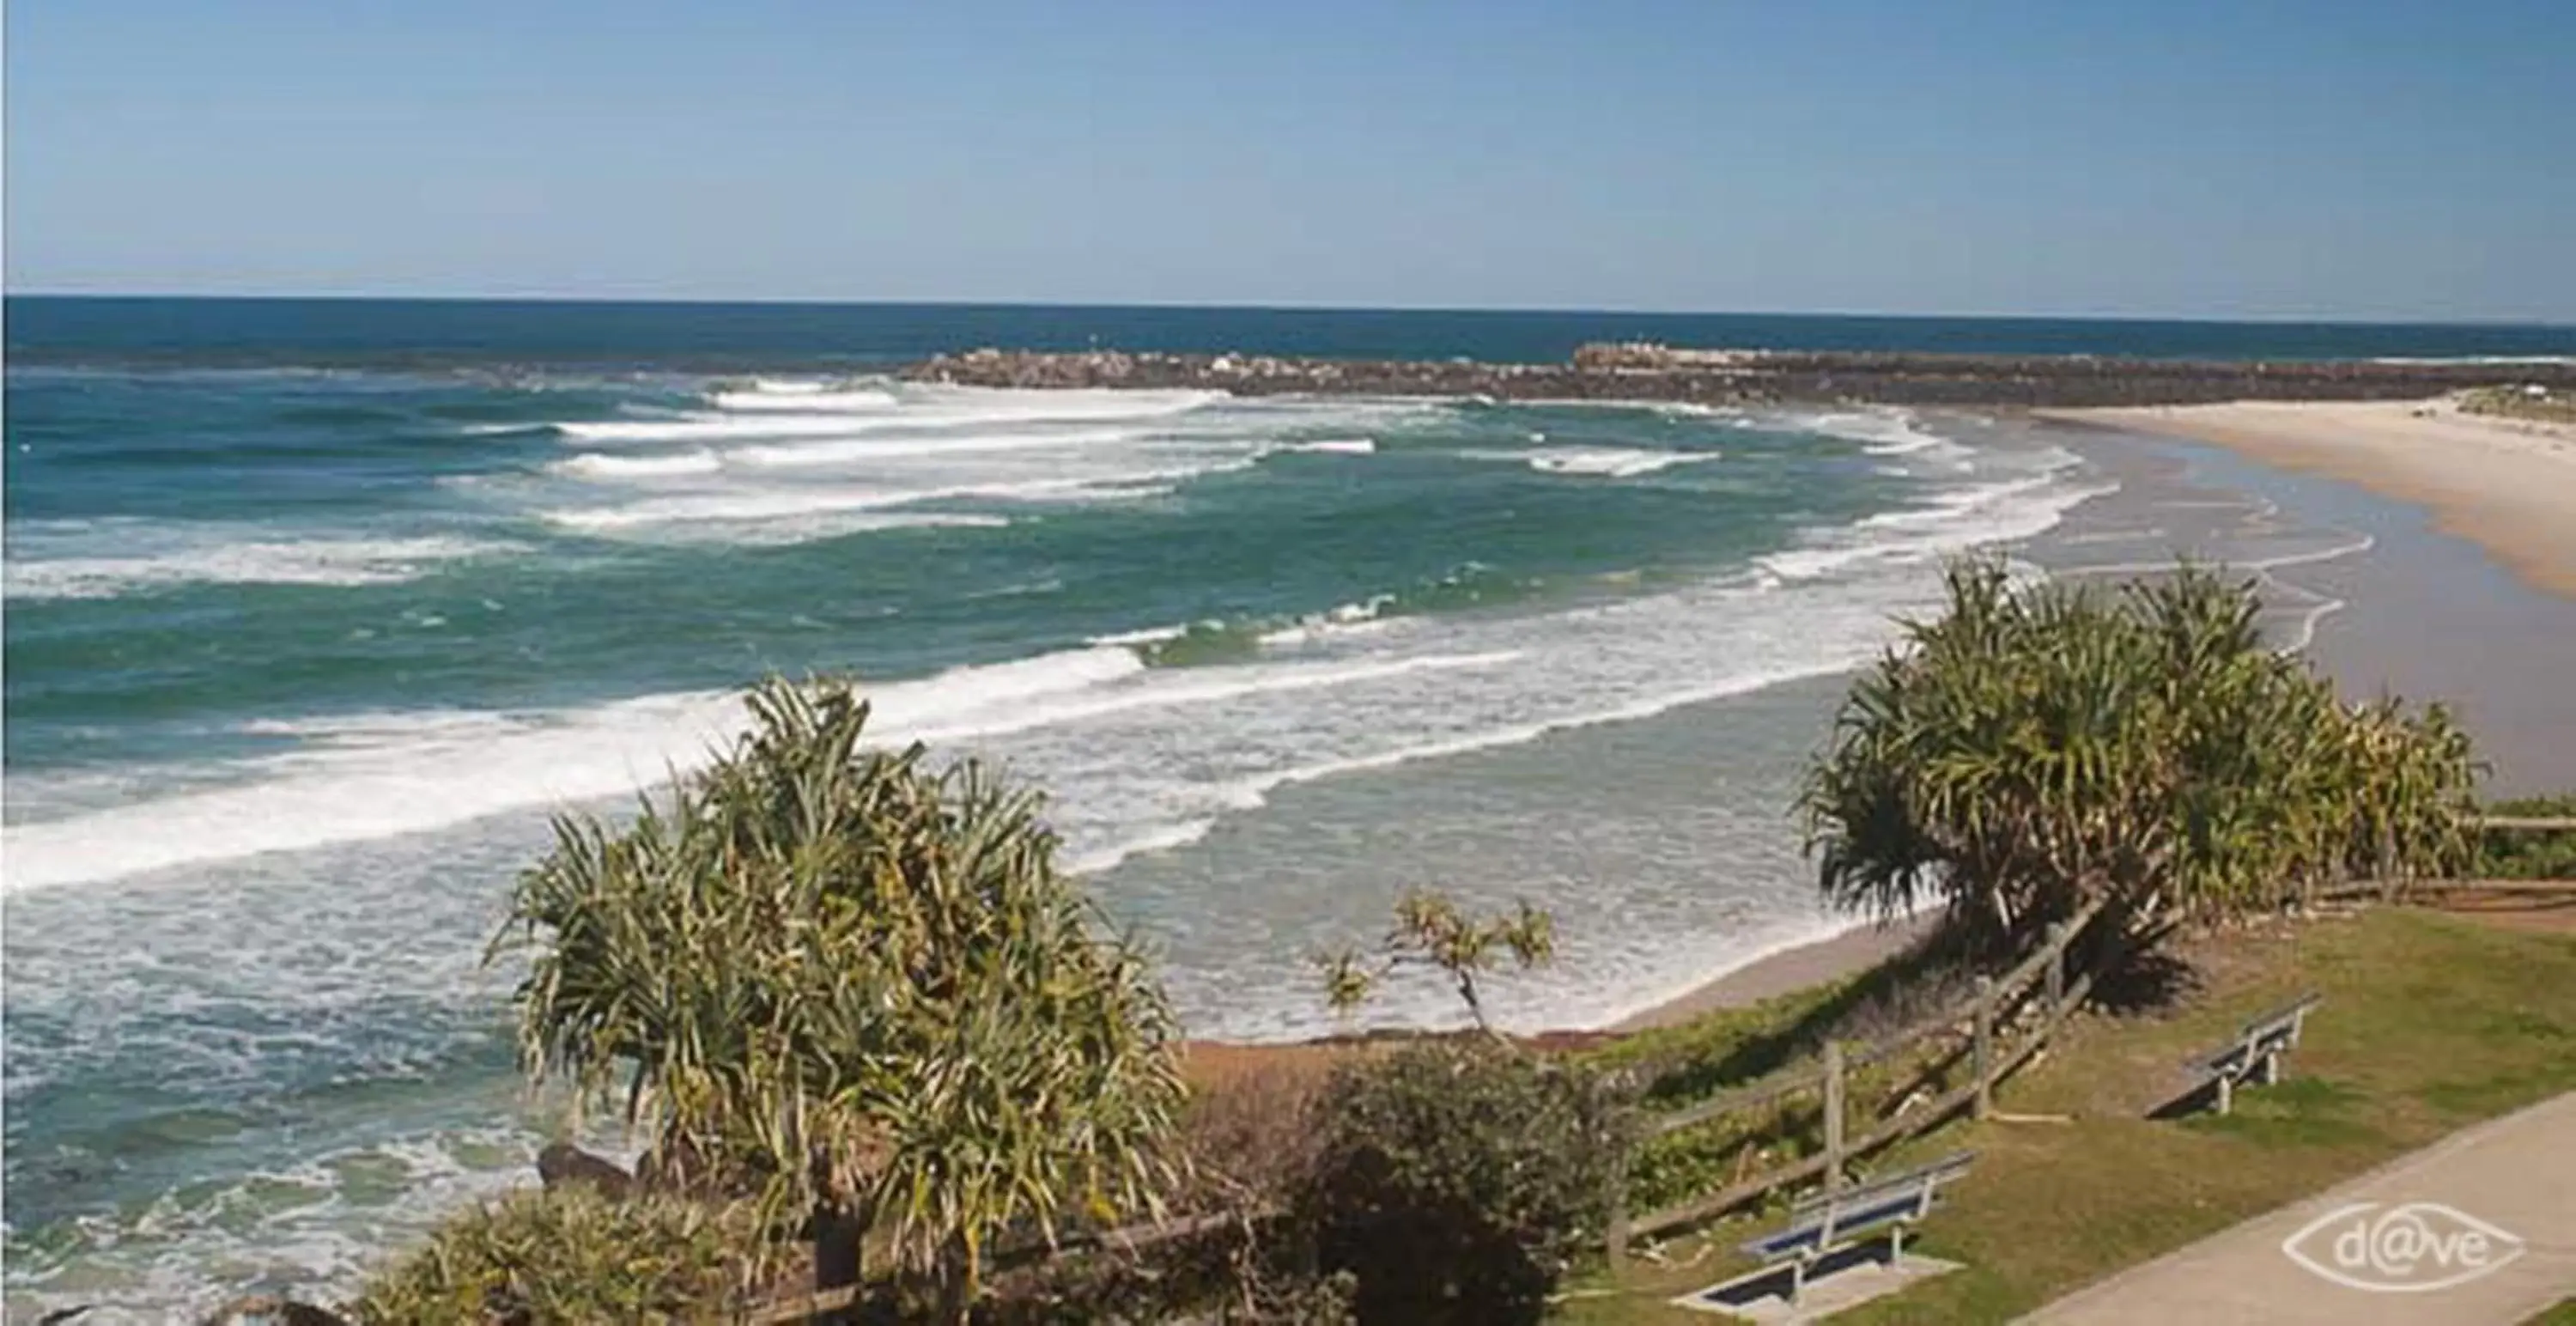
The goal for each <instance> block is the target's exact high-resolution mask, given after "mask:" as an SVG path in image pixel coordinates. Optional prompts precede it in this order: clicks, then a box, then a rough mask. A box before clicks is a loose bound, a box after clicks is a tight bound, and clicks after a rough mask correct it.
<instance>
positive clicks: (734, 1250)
mask: <svg viewBox="0 0 2576 1326" xmlns="http://www.w3.org/2000/svg"><path fill="white" fill-rule="evenodd" d="M762 1242H763V1239H762V1231H761V1229H760V1227H759V1225H758V1223H757V1222H756V1221H755V1220H754V1219H753V1218H752V1215H751V1212H750V1209H749V1208H748V1207H745V1206H722V1207H718V1206H708V1205H704V1204H701V1203H696V1202H687V1201H680V1200H676V1199H671V1198H644V1199H636V1200H630V1201H614V1200H611V1199H609V1198H606V1197H602V1196H600V1195H599V1194H597V1193H595V1192H592V1191H591V1190H589V1189H587V1188H580V1187H567V1188H557V1189H553V1190H550V1191H537V1192H525V1193H519V1194H515V1195H513V1196H510V1197H508V1198H504V1199H503V1200H501V1201H499V1202H496V1203H493V1204H491V1205H488V1206H483V1207H478V1208H476V1209H474V1210H471V1211H467V1212H464V1213H463V1214H460V1215H457V1216H455V1217H453V1218H451V1219H449V1220H448V1221H447V1222H446V1223H445V1224H443V1225H441V1226H440V1227H439V1228H438V1230H437V1231H436V1232H435V1233H434V1234H432V1235H431V1236H430V1239H429V1241H428V1242H427V1243H425V1244H423V1245H422V1246H420V1247H418V1248H415V1249H413V1250H412V1251H411V1252H409V1253H407V1254H405V1255H404V1256H403V1257H401V1258H400V1259H399V1260H397V1261H395V1262H393V1263H392V1264H391V1265H389V1266H387V1267H385V1268H384V1269H382V1270H381V1271H379V1272H377V1273H376V1274H375V1275H373V1276H371V1277H370V1278H369V1279H368V1281H367V1284H366V1286H365V1288H364V1290H363V1292H361V1294H360V1295H359V1297H358V1300H357V1301H356V1302H355V1303H353V1304H351V1305H350V1312H351V1315H352V1316H353V1317H354V1319H355V1320H357V1321H358V1322H360V1323H364V1324H365V1326H412V1324H413V1323H419V1324H420V1326H431V1324H432V1323H436V1324H437V1326H449V1324H450V1323H457V1322H474V1323H481V1322H495V1323H505V1324H507V1326H548V1324H549V1323H555V1322H564V1323H574V1322H581V1323H588V1322H609V1321H616V1322H647V1321H702V1320H710V1319H715V1320H722V1319H724V1317H725V1315H726V1313H727V1312H728V1311H729V1309H730V1307H731V1305H732V1304H733V1303H734V1302H735V1301H736V1300H738V1299H739V1298H740V1297H741V1295H742V1294H743V1292H744V1291H745V1289H746V1288H747V1286H746V1284H745V1282H744V1279H743V1275H744V1272H743V1269H742V1268H744V1267H745V1266H747V1265H749V1264H750V1263H751V1261H752V1260H754V1259H753V1258H752V1256H751V1253H752V1252H753V1251H754V1250H755V1249H757V1248H758V1247H759V1246H760V1245H761V1243H762Z"/></svg>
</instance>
